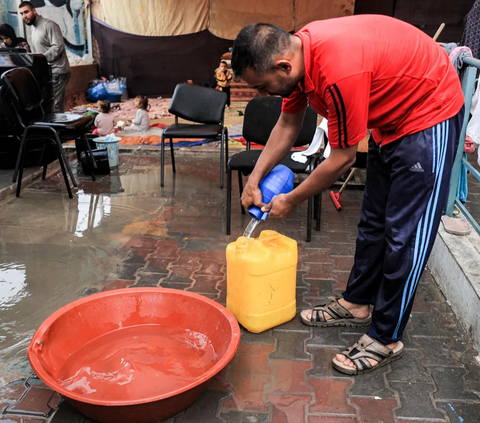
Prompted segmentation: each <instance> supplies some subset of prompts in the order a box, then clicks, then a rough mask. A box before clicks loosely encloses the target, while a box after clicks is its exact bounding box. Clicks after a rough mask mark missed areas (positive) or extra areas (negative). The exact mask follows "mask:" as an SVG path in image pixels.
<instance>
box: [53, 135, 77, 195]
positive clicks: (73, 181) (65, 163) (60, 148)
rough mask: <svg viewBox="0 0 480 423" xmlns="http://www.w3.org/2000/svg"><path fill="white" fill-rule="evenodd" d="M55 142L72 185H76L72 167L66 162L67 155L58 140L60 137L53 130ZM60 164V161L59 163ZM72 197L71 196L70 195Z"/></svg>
mask: <svg viewBox="0 0 480 423" xmlns="http://www.w3.org/2000/svg"><path fill="white" fill-rule="evenodd" d="M55 144H56V146H57V149H58V152H59V153H60V155H61V156H62V158H63V164H64V166H65V167H66V169H67V171H68V174H69V175H70V179H71V180H72V184H73V186H74V187H76V186H77V181H76V179H75V176H74V175H73V172H72V168H71V167H70V163H68V158H67V155H66V154H65V150H64V149H63V146H62V142H61V141H60V138H59V137H58V134H57V133H56V132H55ZM60 165H61V163H60ZM71 198H73V197H71Z"/></svg>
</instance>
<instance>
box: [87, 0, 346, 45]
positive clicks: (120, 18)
mask: <svg viewBox="0 0 480 423" xmlns="http://www.w3.org/2000/svg"><path fill="white" fill-rule="evenodd" d="M354 7H355V0H101V2H100V3H99V2H97V1H93V4H92V14H93V15H94V16H96V17H98V18H99V19H101V20H103V21H104V22H106V23H107V24H109V25H111V26H113V27H115V28H118V29H121V30H122V31H126V32H130V33H132V34H139V35H154V36H170V35H182V34H191V33H195V32H199V31H202V30H204V29H207V28H208V29H209V30H210V32H212V33H213V34H214V35H216V36H217V37H221V38H226V39H229V40H233V39H234V38H235V37H236V36H237V34H238V31H240V29H241V28H243V27H244V26H245V25H248V24H251V23H255V22H270V23H273V24H276V25H278V26H279V27H281V28H283V29H285V30H286V31H294V30H298V29H300V28H301V27H302V26H304V25H305V24H307V23H308V22H311V21H315V20H318V19H327V18H334V17H337V16H346V15H352V14H353V11H354ZM100 8H101V9H100Z"/></svg>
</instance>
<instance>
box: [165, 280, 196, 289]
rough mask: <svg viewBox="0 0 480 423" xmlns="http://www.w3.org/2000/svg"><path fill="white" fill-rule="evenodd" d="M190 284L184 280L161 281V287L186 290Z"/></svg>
mask: <svg viewBox="0 0 480 423" xmlns="http://www.w3.org/2000/svg"><path fill="white" fill-rule="evenodd" d="M189 286H190V284H185V283H182V282H163V281H162V282H160V287H162V288H170V289H179V290H180V291H184V290H185V289H187V288H188V287H189Z"/></svg>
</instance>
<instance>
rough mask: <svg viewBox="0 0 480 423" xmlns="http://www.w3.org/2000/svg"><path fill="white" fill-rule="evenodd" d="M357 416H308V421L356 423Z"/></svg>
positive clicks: (313, 422)
mask: <svg viewBox="0 0 480 423" xmlns="http://www.w3.org/2000/svg"><path fill="white" fill-rule="evenodd" d="M357 422H358V420H357V417H355V416H351V417H346V416H338V417H335V416H313V415H311V416H309V417H308V423H357Z"/></svg>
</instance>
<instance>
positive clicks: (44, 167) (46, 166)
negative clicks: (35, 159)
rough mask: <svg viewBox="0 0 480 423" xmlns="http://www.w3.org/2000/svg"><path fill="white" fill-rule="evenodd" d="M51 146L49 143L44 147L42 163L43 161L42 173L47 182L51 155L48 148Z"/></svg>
mask: <svg viewBox="0 0 480 423" xmlns="http://www.w3.org/2000/svg"><path fill="white" fill-rule="evenodd" d="M48 145H49V144H48V143H45V145H44V147H43V153H42V154H43V157H42V161H43V172H42V180H45V178H46V177H47V168H48V154H49V152H50V151H49V148H47V146H48Z"/></svg>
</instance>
